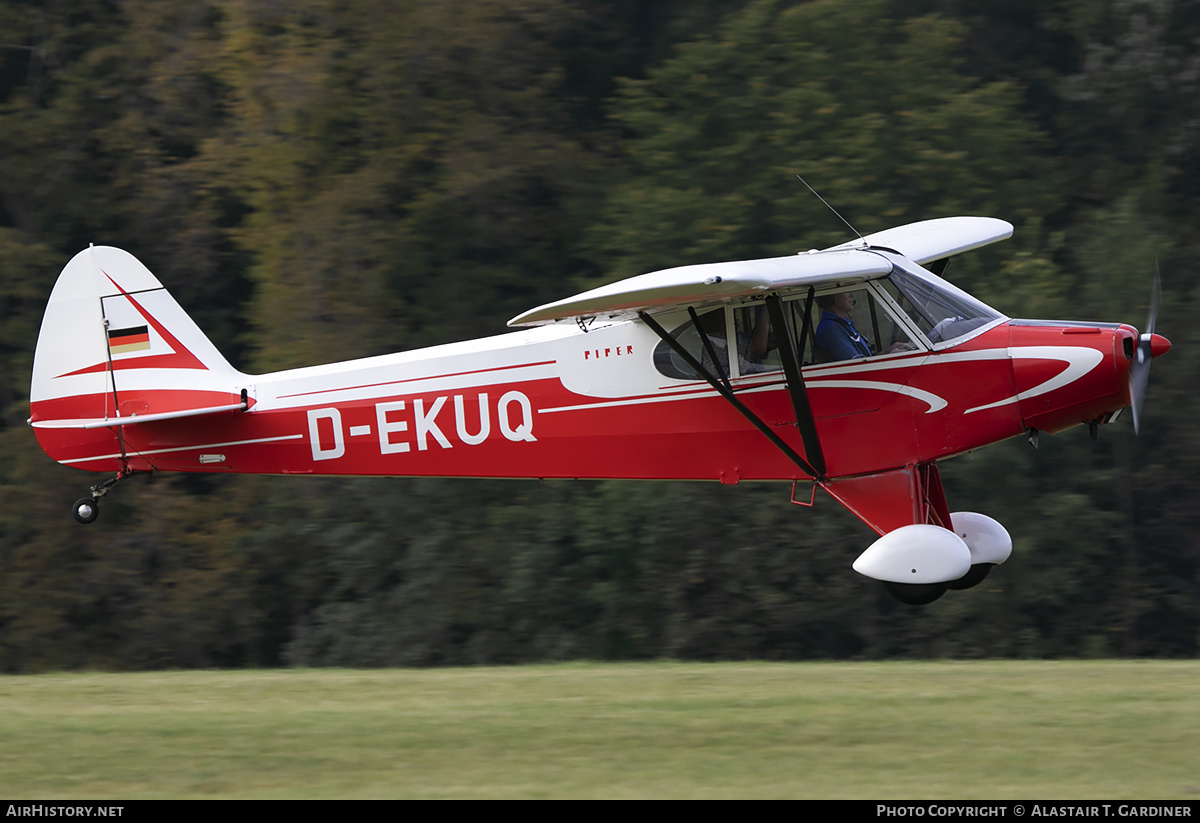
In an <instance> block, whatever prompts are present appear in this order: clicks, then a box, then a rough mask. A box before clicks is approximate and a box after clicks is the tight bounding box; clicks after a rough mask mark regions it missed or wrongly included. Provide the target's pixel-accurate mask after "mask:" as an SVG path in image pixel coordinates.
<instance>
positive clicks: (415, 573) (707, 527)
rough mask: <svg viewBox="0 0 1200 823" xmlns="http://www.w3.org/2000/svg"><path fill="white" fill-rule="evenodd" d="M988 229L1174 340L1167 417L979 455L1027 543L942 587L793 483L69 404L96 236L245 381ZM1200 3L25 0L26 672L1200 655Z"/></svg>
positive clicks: (974, 462)
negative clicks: (342, 474) (598, 476)
mask: <svg viewBox="0 0 1200 823" xmlns="http://www.w3.org/2000/svg"><path fill="white" fill-rule="evenodd" d="M795 173H801V174H803V175H804V177H805V178H806V179H807V180H808V181H809V182H810V183H812V184H813V185H814V186H815V187H816V188H817V189H818V190H819V191H821V192H822V194H824V195H825V197H826V198H827V199H829V200H830V201H831V202H833V203H834V205H836V207H837V208H838V209H839V211H841V212H842V213H843V214H844V215H845V216H847V217H848V218H849V219H850V220H851V221H852V222H853V223H854V224H855V226H856V227H857V228H858V229H859V230H860V231H862V232H863V233H867V232H870V231H876V230H880V229H884V228H888V227H890V226H893V225H898V224H901V223H905V222H908V221H913V220H921V219H926V218H932V217H942V216H948V215H954V214H982V215H990V216H995V217H1000V218H1003V219H1006V220H1008V221H1010V222H1012V223H1013V224H1014V225H1015V226H1016V234H1015V236H1014V238H1013V239H1012V240H1011V241H1009V242H1007V243H1003V244H999V245H997V246H994V247H992V248H990V249H987V250H985V251H983V252H979V253H975V254H972V255H968V256H966V257H964V258H962V259H961V262H960V260H959V259H956V260H955V263H954V264H953V265H952V266H951V267H950V269H949V270H948V272H947V276H948V277H949V278H950V279H951V280H953V281H955V282H956V283H958V284H959V285H961V286H963V287H965V288H967V289H968V290H969V291H972V292H973V293H974V294H976V295H977V296H979V297H980V298H981V299H983V300H985V301H986V302H988V303H990V304H992V305H994V306H995V307H996V308H998V309H999V310H1001V311H1003V312H1004V313H1006V314H1009V315H1011V316H1018V317H1053V318H1061V319H1079V320H1110V321H1123V322H1129V323H1132V324H1134V325H1136V326H1138V327H1141V326H1142V325H1144V322H1145V318H1146V312H1147V307H1148V302H1149V294H1150V284H1151V279H1152V276H1153V272H1154V267H1155V261H1156V260H1157V261H1158V264H1159V265H1160V266H1161V268H1162V272H1163V286H1164V299H1163V307H1162V311H1161V313H1160V315H1159V322H1158V330H1159V331H1161V332H1162V333H1164V334H1166V335H1167V336H1168V337H1170V338H1171V340H1172V341H1173V342H1174V344H1175V348H1174V350H1173V351H1172V352H1171V353H1170V354H1169V355H1168V356H1167V357H1164V358H1163V359H1161V360H1160V361H1157V362H1156V363H1155V369H1154V373H1153V375H1152V379H1151V387H1150V396H1149V403H1148V407H1147V413H1146V420H1145V422H1144V424H1143V431H1142V435H1141V436H1140V437H1137V438H1135V437H1134V435H1133V432H1132V428H1131V426H1130V423H1129V421H1128V418H1126V419H1124V420H1122V421H1120V422H1119V423H1117V424H1115V425H1113V426H1109V427H1105V428H1104V429H1103V430H1102V431H1101V437H1100V441H1099V442H1098V443H1094V442H1092V441H1091V440H1090V439H1089V438H1088V436H1087V432H1086V430H1085V429H1075V430H1072V431H1070V432H1065V433H1062V434H1060V435H1058V436H1056V437H1043V438H1042V439H1041V444H1040V449H1039V450H1037V451H1035V450H1033V449H1031V448H1030V447H1029V445H1028V444H1026V443H1025V442H1024V441H1023V440H1020V441H1011V442H1008V443H1004V444H1000V445H998V446H993V447H991V448H990V449H987V450H984V451H981V452H979V453H977V454H974V455H971V456H967V457H963V458H960V459H957V460H955V461H951V462H949V463H946V464H943V476H944V479H945V483H946V487H947V493H948V495H949V497H950V500H951V507H952V508H954V509H968V510H976V511H982V512H985V513H987V514H990V515H992V516H993V517H995V518H997V519H998V520H1000V521H1001V522H1002V523H1004V524H1005V525H1006V526H1007V527H1008V529H1009V531H1010V532H1011V533H1012V535H1013V537H1014V542H1015V549H1014V554H1013V557H1012V559H1011V560H1010V561H1009V562H1008V563H1007V564H1006V565H1005V566H1003V567H1001V568H1000V569H998V570H997V571H996V572H994V573H993V574H992V576H991V578H989V580H988V581H987V582H986V583H985V584H984V585H983V586H980V587H979V588H977V589H974V590H971V591H969V592H961V593H955V592H952V593H950V594H949V595H947V596H946V597H945V598H943V599H942V600H940V601H938V602H937V603H935V604H933V605H932V606H929V607H926V608H924V609H915V608H911V607H907V606H902V605H900V604H898V603H896V602H894V601H892V600H891V599H890V598H889V597H888V596H887V595H886V594H885V593H883V592H882V590H881V589H880V588H879V587H878V584H875V583H873V582H872V581H869V580H867V579H865V578H862V577H860V576H858V575H857V574H855V573H854V572H853V571H851V569H850V563H851V562H852V560H853V559H854V557H856V556H857V554H858V553H859V552H860V551H861V550H862V549H863V548H865V547H866V546H867V545H868V544H869V543H870V542H871V540H872V539H873V538H874V535H873V534H872V533H871V532H870V531H869V530H868V529H867V528H866V527H865V526H863V525H862V524H860V523H859V522H858V521H857V520H855V519H854V518H853V517H852V516H851V515H849V514H848V513H846V512H845V511H843V510H842V509H841V507H839V506H838V505H837V504H836V503H834V502H833V501H832V500H830V499H829V498H827V497H822V498H819V499H818V505H817V507H816V509H815V510H807V509H801V508H798V507H796V506H792V505H790V504H789V502H788V496H789V493H790V486H789V485H788V484H781V485H778V486H776V485H774V484H762V485H753V484H750V485H742V486H739V487H735V488H726V487H721V486H718V485H716V484H700V483H696V484H648V483H640V484H639V483H623V482H584V481H576V482H567V481H562V482H546V483H542V484H539V483H532V482H518V481H508V482H492V481H471V480H454V481H451V480H406V479H377V480H376V479H370V480H366V479H363V480H333V479H313V478H296V477H280V478H272V477H215V478H212V477H191V476H178V477H175V476H170V475H163V476H159V477H156V478H154V479H153V480H152V481H150V482H146V481H145V480H141V479H135V480H132V481H130V482H128V483H125V484H123V485H122V486H121V487H120V488H119V490H118V491H117V492H116V493H114V494H113V495H111V496H109V497H108V498H106V500H105V511H104V514H103V516H102V517H101V519H100V521H99V522H98V523H96V524H94V525H92V526H89V527H85V526H80V525H77V524H76V523H75V522H74V521H73V520H72V519H71V516H70V504H71V501H73V500H74V499H75V498H77V497H79V496H81V494H82V493H83V492H85V491H86V488H87V487H88V486H89V485H90V484H91V483H93V482H96V481H97V479H99V476H97V475H91V474H88V473H84V472H80V471H77V470H73V469H69V468H63V467H60V466H57V465H56V464H54V463H53V462H52V461H50V460H49V458H47V457H46V456H45V455H44V454H43V453H42V452H41V450H40V449H39V448H38V446H37V444H36V442H35V440H34V437H33V433H32V431H31V430H30V429H29V427H28V426H27V425H26V423H25V419H26V417H27V416H28V386H29V377H30V368H31V361H32V356H33V346H34V342H35V340H36V337H37V330H38V325H39V322H40V319H41V313H42V310H43V307H44V305H45V300H46V298H47V297H48V295H49V292H50V289H51V287H52V285H53V283H54V280H55V278H56V277H57V275H58V272H59V271H60V270H61V268H62V267H63V265H65V263H66V261H67V260H68V259H69V258H70V257H71V256H72V255H74V254H75V253H76V252H77V251H79V250H80V249H81V248H84V247H86V245H87V244H88V243H89V242H95V243H99V244H106V245H115V246H120V247H123V248H125V249H127V250H129V251H130V252H132V253H133V254H134V255H135V256H137V257H138V258H139V259H140V260H142V261H143V262H144V263H145V264H146V265H147V266H148V267H149V268H150V269H151V271H153V272H155V273H156V274H157V275H158V276H159V277H160V279H161V280H162V281H163V282H164V284H165V285H167V287H168V288H169V289H170V290H171V292H172V293H173V294H174V295H175V297H176V298H177V299H178V300H179V302H180V303H182V304H183V306H184V307H185V308H187V309H188V310H189V311H190V312H191V313H192V315H193V316H194V317H195V318H196V320H197V321H198V322H199V323H200V325H201V327H202V328H204V329H205V330H206V331H207V332H208V333H209V335H210V336H211V337H212V339H213V340H214V341H216V342H217V343H218V345H221V346H222V347H223V349H224V351H225V354H226V355H227V356H228V357H229V358H230V360H231V361H232V362H233V363H234V364H235V365H236V366H238V367H239V368H242V369H243V370H247V371H265V370H273V369H277V368H284V367H291V366H301V365H308V364H312V363H318V362H328V361H330V360H333V359H339V358H348V357H357V356H365V355H372V354H378V353H383V352H389V351H396V350H401V349H407V348H413V347H418V346H424V345H430V344H436V343H443V342H448V341H452V340H458V339H464V338H469V337H478V336H483V335H488V334H495V333H498V332H501V331H503V330H504V323H505V321H506V320H507V319H508V318H510V317H512V316H513V315H515V314H517V313H519V312H520V311H523V310H525V309H527V308H530V307H532V306H534V305H537V304H540V303H543V302H547V301H550V300H554V299H558V298H561V297H564V296H567V295H569V294H572V293H574V292H576V291H578V290H581V289H583V288H587V287H590V286H594V285H598V284H600V283H602V282H607V281H610V280H612V279H615V278H618V277H624V276H629V275H632V274H637V273H640V272H644V271H649V270H652V269H656V268H662V267H667V266H673V265H682V264H687V263H698V262H711V261H718V260H728V259H739V258H748V257H762V256H769V255H782V254H789V253H793V252H795V251H797V250H800V249H805V248H810V247H821V246H825V245H830V244H833V243H836V242H841V241H843V240H846V239H848V237H847V234H848V233H847V231H846V230H845V228H844V226H842V225H841V224H840V222H838V221H837V220H836V218H834V217H833V216H832V215H831V214H830V213H829V212H828V211H827V210H826V209H825V207H824V206H822V205H821V204H820V203H819V202H818V201H817V200H816V199H815V198H814V197H813V196H812V195H811V194H809V193H808V192H807V190H806V189H804V187H803V186H802V185H800V183H799V181H797V180H796V179H795V177H794V174H795ZM1198 195H1200V3H1198V2H1195V0H1005V1H1004V2H996V3H978V2H972V0H904V1H903V2H900V1H899V0H896V2H889V1H888V0H856V2H842V1H840V0H812V2H783V1H782V0H754V2H746V1H745V0H740V1H739V0H721V2H716V0H662V2H634V1H633V0H614V2H598V0H595V1H594V0H521V1H518V0H513V1H512V2H497V1H496V0H406V1H405V2H386V1H385V0H354V2H348V3H347V2H336V1H335V0H288V2H279V1H278V0H186V2H184V1H183V0H171V1H169V2H168V1H167V0H70V1H68V0H42V1H39V2H19V1H18V0H3V2H0V671H4V672H32V671H44V670H52V669H65V668H99V669H145V668H164V667H210V666H217V667H234V666H281V665H320V666H324V665H350V666H384V665H442V664H478V663H517V662H524V661H534V660H562V659H570V658H598V659H645V658H687V659H704V660H707V659H739V658H774V659H809V658H884V657H924V656H946V657H964V658H969V657H1035V658H1036V657H1058V656H1069V657H1077V656H1078V657H1083V656H1108V655H1124V656H1169V657H1179V656H1193V655H1195V654H1196V653H1197V651H1198V647H1200V540H1198V538H1197V528H1198V526H1200V489H1198V488H1197V485H1198V483H1197V481H1198V479H1200V449H1198V447H1197V446H1198V444H1200V436H1198V435H1197V432H1196V431H1195V429H1194V427H1193V426H1192V419H1193V418H1194V417H1195V415H1196V397H1195V391H1194V388H1193V387H1195V386H1196V385H1197V378H1198V377H1200V324H1197V323H1196V321H1195V320H1194V319H1193V320H1189V318H1194V317H1195V316H1196V315H1195V308H1196V304H1197V301H1198V300H1200V291H1198V289H1200V272H1198V271H1197V269H1196V263H1195V261H1196V260H1197V259H1198V257H1200V197H1198Z"/></svg>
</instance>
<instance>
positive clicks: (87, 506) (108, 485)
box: [71, 468, 144, 523]
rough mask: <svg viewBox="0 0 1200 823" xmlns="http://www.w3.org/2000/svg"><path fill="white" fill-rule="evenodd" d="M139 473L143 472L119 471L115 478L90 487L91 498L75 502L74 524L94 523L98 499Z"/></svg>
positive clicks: (96, 515) (98, 503) (125, 469)
mask: <svg viewBox="0 0 1200 823" xmlns="http://www.w3.org/2000/svg"><path fill="white" fill-rule="evenodd" d="M141 473H144V472H138V471H136V470H134V469H129V468H123V469H121V471H119V472H117V476H116V477H110V478H109V479H108V480H105V481H104V482H103V483H97V484H96V485H94V486H92V488H91V489H90V491H91V493H92V496H91V497H81V498H79V499H78V500H76V501H75V505H74V506H73V507H72V510H71V514H73V515H74V516H75V520H76V522H79V523H93V522H95V520H96V518H97V517H99V516H100V498H101V497H103V496H104V495H106V494H108V493H109V492H110V491H112V490H113V488H114V487H115V486H116V485H117V484H118V483H120V482H121V481H122V480H124V479H125V478H127V477H131V476H133V475H135V474H141Z"/></svg>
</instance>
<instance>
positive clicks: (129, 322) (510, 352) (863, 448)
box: [30, 217, 1171, 603]
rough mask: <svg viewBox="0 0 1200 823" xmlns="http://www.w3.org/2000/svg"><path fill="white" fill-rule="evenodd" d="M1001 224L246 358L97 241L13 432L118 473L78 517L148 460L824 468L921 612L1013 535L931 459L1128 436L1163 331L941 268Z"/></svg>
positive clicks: (62, 295) (922, 233)
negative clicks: (289, 360) (1097, 317)
mask: <svg viewBox="0 0 1200 823" xmlns="http://www.w3.org/2000/svg"><path fill="white" fill-rule="evenodd" d="M1011 234H1012V226H1011V225H1009V224H1008V223H1006V222H1004V221H1002V220H996V219H991V218H983V217H951V218H944V219H939V220H928V221H925V222H921V223H915V224H911V225H907V226H902V227H900V228H895V229H890V230H888V231H883V232H879V233H877V234H873V235H869V236H867V237H865V238H864V237H860V238H859V239H857V240H855V241H852V242H850V243H846V244H843V245H840V246H836V247H833V248H830V249H825V250H822V251H817V250H813V251H809V252H806V253H801V254H797V255H793V256H790V257H778V258H771V259H764V260H747V261H740V262H729V263H711V264H704V265H694V266H682V267H679V268H673V269H666V270H664V271H657V272H652V273H650V274H644V275H641V276H638V277H632V278H629V279H627V280H621V281H619V282H617V283H613V284H610V285H607V286H603V287H601V288H598V289H593V290H591V291H587V292H584V293H582V294H578V295H575V296H574V297H570V298H567V299H565V300H560V301H558V302H555V303H549V304H547V305H544V306H540V307H538V308H535V309H533V310H531V311H528V312H526V313H525V314H522V315H520V316H519V317H516V318H514V319H513V320H511V321H510V322H509V325H510V326H514V327H521V330H520V331H516V332H513V333H509V334H505V335H501V336H497V337H488V338H483V339H480V340H473V341H468V342H463V343H454V344H450V345H443V346H435V347H432V348H427V349H421V350H418V351H411V352H402V353H399V354H390V355H384V356H380V357H370V358H366V359H362V360H352V361H348V362H344V363H335V364H332V365H326V366H312V367H309V368H301V369H292V370H289V371H281V372H275V373H271V374H260V375H248V374H243V373H241V372H239V371H238V370H237V369H234V368H233V367H232V366H230V365H229V363H228V362H226V360H225V359H224V358H223V357H222V356H221V354H220V353H219V352H218V351H217V349H216V347H214V346H213V344H212V343H210V342H209V340H208V338H207V337H205V335H204V334H203V332H201V331H200V329H199V328H198V327H197V326H196V325H195V323H193V322H192V320H191V319H190V318H189V317H188V315H187V314H186V313H185V312H184V311H183V309H182V308H180V306H179V304H178V303H176V302H175V300H174V299H173V298H172V297H171V296H170V294H168V293H167V291H166V289H165V288H163V286H162V284H161V283H159V281H158V280H157V279H156V278H155V277H154V275H152V274H151V273H150V272H149V271H148V270H147V269H146V268H145V267H144V266H143V265H142V264H141V263H139V262H138V261H137V260H136V259H135V258H134V257H133V256H131V255H130V254H128V253H127V252H124V251H121V250H120V249H116V248H111V247H103V246H95V247H91V248H88V249H86V250H84V251H82V252H80V253H79V254H78V255H76V256H75V257H74V258H73V259H72V260H71V261H70V262H69V263H68V264H67V266H66V268H65V269H63V272H62V274H61V275H60V276H59V278H58V282H57V284H56V285H55V287H54V291H53V293H52V294H51V296H50V302H49V305H48V306H47V309H46V314H45V318H44V319H43V321H42V327H41V333H40V335H39V337H38V344H37V351H36V354H35V356H34V367H33V385H32V388H31V391H30V401H31V417H30V424H31V425H32V426H33V429H34V432H35V434H36V435H37V438H38V441H39V443H40V444H41V446H42V448H43V449H44V450H45V451H46V453H47V454H49V455H50V456H51V457H52V458H54V459H55V460H57V461H58V462H59V463H63V464H65V465H68V466H74V467H76V468H80V469H87V470H89V471H101V472H115V473H116V474H115V476H114V477H112V478H111V479H109V480H107V481H106V482H104V483H100V484H98V485H96V486H93V487H92V489H91V495H90V496H88V497H84V498H82V499H81V500H79V501H77V502H76V504H75V507H74V513H75V518H76V519H77V520H79V521H80V522H81V523H90V522H92V521H93V520H95V519H96V516H97V514H98V511H99V505H98V504H99V499H100V498H101V497H102V496H104V495H105V494H106V493H107V492H108V491H109V490H110V489H112V488H113V486H115V485H116V483H117V482H118V481H120V480H121V479H123V478H125V477H128V476H130V475H132V474H134V473H139V472H152V471H178V472H216V473H219V472H254V473H264V474H320V475H388V476H417V475H427V476H441V477H526V478H546V477H566V478H583V477H586V478H644V479H678V480H717V481H719V482H721V483H726V484H733V483H739V482H741V481H743V480H746V481H752V480H782V481H792V489H791V492H792V500H793V501H795V502H803V503H806V504H811V503H812V502H813V499H814V498H815V494H816V488H817V487H818V486H819V487H820V488H822V489H824V490H825V491H826V492H828V493H829V494H830V495H832V496H833V497H834V498H836V499H837V500H838V501H839V502H840V503H842V504H843V505H845V506H846V507H847V508H848V509H850V511H852V512H853V513H854V514H855V515H857V516H858V517H859V518H860V519H862V521H863V522H864V523H866V524H867V525H868V526H870V527H871V528H872V529H874V530H875V531H876V532H878V533H879V535H880V537H879V539H878V540H876V541H875V542H874V543H873V544H872V545H871V546H870V547H868V548H867V549H866V551H864V552H863V553H862V555H861V556H860V557H859V558H858V559H857V560H856V561H855V562H854V564H853V565H854V568H855V569H856V570H857V571H859V572H860V573H862V574H864V575H867V576H868V577H872V578H875V579H878V580H881V581H883V582H884V583H885V585H886V586H887V587H888V590H889V591H891V592H892V593H893V594H894V595H895V596H897V597H898V598H900V599H901V600H903V601H905V602H909V603H925V602H930V601H931V600H934V599H936V598H937V597H939V596H940V595H941V594H942V593H943V592H945V591H946V589H947V588H967V587H969V586H972V585H975V584H976V583H978V582H979V581H980V580H982V579H983V578H984V577H985V576H986V574H987V572H988V570H990V569H991V567H992V566H993V565H995V564H998V563H1002V562H1004V560H1006V559H1007V557H1008V556H1009V554H1010V552H1011V549H1012V541H1011V539H1010V538H1009V535H1008V533H1007V532H1006V531H1005V529H1004V528H1003V527H1002V526H1001V525H1000V524H999V523H997V522H996V521H995V520H993V519H991V518H990V517H987V516H985V515H982V514H976V513H973V512H953V513H952V512H951V511H950V509H949V506H948V505H947V502H946V497H945V494H944V493H943V490H942V484H941V481H940V479H939V475H938V465H937V464H938V461H940V460H944V459H946V458H948V457H953V456H955V455H958V454H962V453H964V452H968V451H971V450H972V449H977V448H979V447H980V446H984V445H987V444H989V443H994V442H997V441H999V440H1003V439H1005V438H1009V437H1015V436H1018V435H1028V436H1029V437H1030V438H1036V436H1037V433H1038V432H1041V431H1044V432H1057V431H1060V430H1062V429H1065V428H1068V427H1070V426H1075V425H1078V424H1081V423H1086V424H1089V425H1090V426H1092V427H1093V429H1094V427H1096V426H1098V425H1100V424H1102V423H1107V422H1110V421H1111V420H1113V419H1114V418H1116V416H1117V415H1118V413H1119V412H1120V411H1121V410H1122V409H1124V408H1125V407H1127V406H1131V405H1132V406H1133V410H1134V425H1135V427H1136V426H1137V424H1138V416H1139V412H1140V406H1141V400H1142V397H1143V396H1144V393H1145V386H1146V379H1147V373H1148V369H1149V365H1150V360H1151V359H1152V358H1154V357H1157V356H1159V355H1161V354H1163V353H1164V352H1166V351H1167V350H1168V349H1169V348H1170V345H1171V344H1170V343H1169V342H1168V341H1167V340H1166V339H1165V338H1164V337H1162V336H1160V335H1157V334H1154V332H1153V322H1154V320H1153V318H1154V312H1155V310H1154V308H1153V307H1152V310H1151V319H1150V322H1149V323H1148V328H1147V329H1146V331H1145V332H1144V333H1143V334H1140V335H1139V333H1138V331H1137V330H1136V329H1134V328H1132V327H1130V326H1127V325H1121V324H1116V323H1077V322H1057V321H1041V320H1013V319H1010V318H1008V317H1005V316H1004V315H1002V314H1000V313H999V312H997V311H995V310H993V309H991V308H989V307H988V306H986V305H984V304H982V303H981V302H979V301H978V300H976V299H975V298H973V297H971V296H970V295H969V294H967V293H966V292H964V291H962V290H961V289H958V288H956V287H955V286H954V285H952V284H951V283H949V282H947V281H946V280H944V279H943V278H942V277H941V276H940V275H941V273H942V272H943V270H944V268H945V265H946V263H947V261H948V259H949V258H950V257H951V256H952V255H955V254H959V253H961V252H965V251H969V250H971V249H975V248H978V247H980V246H984V245H987V244H989V243H993V242H995V241H998V240H1002V239H1005V238H1007V237H1009V236H1010V235H1011ZM1156 294H1157V289H1156ZM1153 303H1154V304H1155V305H1156V304H1157V297H1156V298H1155V300H1154V301H1153ZM798 484H810V485H811V492H810V493H809V494H808V495H803V494H802V495H801V497H802V498H803V497H807V498H808V499H807V500H803V499H801V500H797V498H796V494H797V486H798Z"/></svg>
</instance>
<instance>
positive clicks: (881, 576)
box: [854, 523, 971, 584]
mask: <svg viewBox="0 0 1200 823" xmlns="http://www.w3.org/2000/svg"><path fill="white" fill-rule="evenodd" d="M970 568H971V550H970V549H969V548H968V547H967V544H966V542H964V541H963V539H962V538H961V537H959V536H958V535H957V534H955V533H954V532H952V531H950V530H948V529H943V528H942V527H941V526H931V525H927V524H919V523H918V524H913V525H911V526H901V527H900V528H898V529H896V530H895V531H890V532H888V533H887V534H885V535H884V536H883V537H881V538H879V539H878V540H876V541H875V542H874V543H872V544H871V545H870V546H868V547H867V550H866V551H864V552H863V553H862V554H860V555H859V556H858V559H857V560H855V561H854V570H855V571H856V572H858V573H859V574H861V575H865V576H866V577H870V578H872V579H874V580H882V581H884V582H889V583H915V584H921V583H946V582H949V581H951V580H958V579H959V578H960V577H962V576H963V575H964V574H966V573H967V572H968V571H969V570H970Z"/></svg>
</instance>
